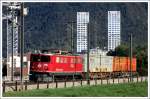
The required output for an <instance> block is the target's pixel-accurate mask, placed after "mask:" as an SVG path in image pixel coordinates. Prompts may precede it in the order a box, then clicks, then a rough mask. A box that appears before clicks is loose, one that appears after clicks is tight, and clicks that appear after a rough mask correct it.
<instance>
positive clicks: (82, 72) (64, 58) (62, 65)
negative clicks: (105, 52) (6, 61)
mask: <svg viewBox="0 0 150 99" xmlns="http://www.w3.org/2000/svg"><path fill="white" fill-rule="evenodd" d="M131 63H132V66H131V67H130V58H129V57H117V56H102V55H97V54H90V55H89V77H90V79H94V78H106V77H116V76H129V74H130V72H131V71H132V73H133V74H136V58H132V62H131ZM30 74H31V75H30V80H34V81H37V80H38V81H47V80H54V79H56V78H61V79H69V78H83V79H84V78H86V75H87V54H80V55H62V54H31V55H30Z"/></svg>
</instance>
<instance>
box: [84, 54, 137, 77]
mask: <svg viewBox="0 0 150 99" xmlns="http://www.w3.org/2000/svg"><path fill="white" fill-rule="evenodd" d="M82 58H83V65H84V66H83V67H84V69H83V71H84V72H85V73H86V72H87V55H86V54H84V55H82ZM89 71H90V77H91V78H95V77H96V78H104V77H116V76H129V73H130V58H129V57H116V56H102V55H98V54H90V55H89ZM131 71H132V73H133V74H136V58H132V66H131Z"/></svg>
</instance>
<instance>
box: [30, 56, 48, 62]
mask: <svg viewBox="0 0 150 99" xmlns="http://www.w3.org/2000/svg"><path fill="white" fill-rule="evenodd" d="M31 61H32V62H50V56H44V55H32V56H31Z"/></svg>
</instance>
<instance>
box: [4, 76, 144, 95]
mask: <svg viewBox="0 0 150 99" xmlns="http://www.w3.org/2000/svg"><path fill="white" fill-rule="evenodd" d="M144 81H147V77H139V76H137V77H133V78H132V79H130V78H129V77H126V78H119V77H118V78H106V79H93V80H90V83H89V85H102V84H118V83H129V82H134V83H137V82H144ZM84 85H88V83H87V80H82V79H80V80H79V79H78V80H76V79H74V80H72V81H66V80H64V81H57V80H56V81H54V82H52V81H47V82H39V81H38V82H37V83H32V82H29V81H24V82H23V90H31V89H45V88H67V87H75V86H84ZM8 91H21V82H20V81H15V82H11V83H10V82H5V81H4V82H3V92H8Z"/></svg>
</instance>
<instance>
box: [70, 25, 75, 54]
mask: <svg viewBox="0 0 150 99" xmlns="http://www.w3.org/2000/svg"><path fill="white" fill-rule="evenodd" d="M71 27H72V28H71V51H72V53H73V54H74V52H73V50H74V48H73V36H74V35H73V22H71Z"/></svg>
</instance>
